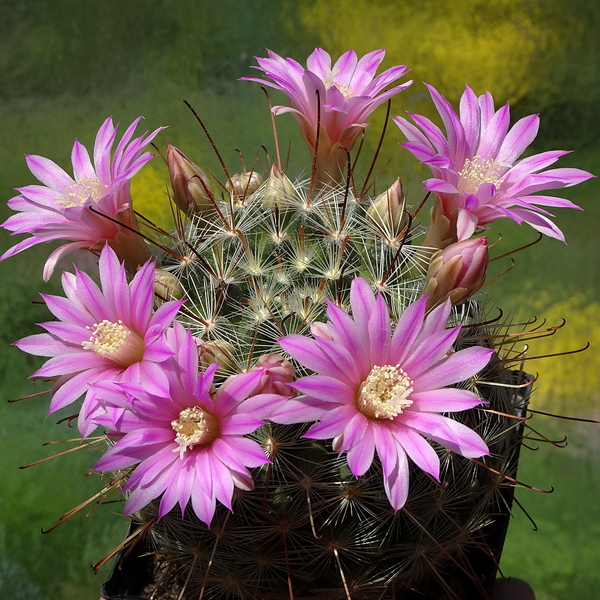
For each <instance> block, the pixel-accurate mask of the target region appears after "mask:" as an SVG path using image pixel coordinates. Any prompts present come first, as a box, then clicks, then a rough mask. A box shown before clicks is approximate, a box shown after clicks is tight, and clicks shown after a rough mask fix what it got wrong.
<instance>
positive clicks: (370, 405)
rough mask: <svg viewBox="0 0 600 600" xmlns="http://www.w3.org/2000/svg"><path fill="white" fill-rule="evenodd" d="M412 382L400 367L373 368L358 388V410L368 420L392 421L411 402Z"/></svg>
mask: <svg viewBox="0 0 600 600" xmlns="http://www.w3.org/2000/svg"><path fill="white" fill-rule="evenodd" d="M412 391H413V385H412V380H411V379H410V377H409V376H408V375H407V374H406V373H405V372H404V371H403V370H402V369H401V368H400V365H396V366H392V365H384V366H383V367H373V368H372V369H371V372H370V373H369V375H368V376H367V378H366V379H365V381H364V383H363V384H362V386H361V388H360V393H359V398H358V410H360V412H362V413H363V415H365V417H368V418H370V419H393V418H394V417H397V416H398V415H400V414H402V411H403V410H404V409H405V408H407V407H409V406H410V405H411V404H412V403H413V401H412V400H409V399H408V396H409V395H410V394H411V393H412Z"/></svg>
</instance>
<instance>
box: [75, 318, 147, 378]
mask: <svg viewBox="0 0 600 600" xmlns="http://www.w3.org/2000/svg"><path fill="white" fill-rule="evenodd" d="M86 329H89V330H91V331H92V335H91V336H90V339H89V340H88V341H86V342H81V345H82V346H83V348H84V349H85V350H91V351H92V352H94V353H95V354H99V355H100V356H104V357H106V358H110V359H111V360H113V361H114V362H116V363H117V364H118V365H119V366H120V367H124V368H125V367H128V366H129V365H132V364H133V363H136V362H139V361H140V360H142V358H143V357H144V340H142V338H141V337H140V336H139V335H137V334H136V333H134V332H133V331H131V329H129V328H128V327H126V326H125V325H123V321H121V319H119V320H118V321H117V322H116V323H113V322H112V321H108V320H107V319H104V321H100V323H94V325H92V326H91V327H90V326H89V325H88V326H87V327H86Z"/></svg>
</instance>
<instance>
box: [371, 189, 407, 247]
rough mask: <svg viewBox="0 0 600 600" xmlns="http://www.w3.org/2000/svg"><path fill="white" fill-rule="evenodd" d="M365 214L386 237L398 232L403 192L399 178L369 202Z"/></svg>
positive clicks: (402, 210) (400, 224) (400, 225)
mask: <svg viewBox="0 0 600 600" xmlns="http://www.w3.org/2000/svg"><path fill="white" fill-rule="evenodd" d="M367 214H368V215H369V216H370V217H371V219H372V220H373V221H374V222H375V224H376V225H378V226H379V227H381V228H382V230H383V232H384V233H385V234H386V235H390V234H391V235H392V236H395V235H397V234H398V233H399V232H400V230H401V229H402V220H403V217H404V192H403V191H402V181H401V179H400V178H398V179H396V181H395V182H394V184H393V185H392V186H391V187H390V188H388V189H387V190H386V191H385V192H383V194H380V195H379V196H377V198H375V199H374V200H373V201H372V202H371V205H370V206H369V208H367Z"/></svg>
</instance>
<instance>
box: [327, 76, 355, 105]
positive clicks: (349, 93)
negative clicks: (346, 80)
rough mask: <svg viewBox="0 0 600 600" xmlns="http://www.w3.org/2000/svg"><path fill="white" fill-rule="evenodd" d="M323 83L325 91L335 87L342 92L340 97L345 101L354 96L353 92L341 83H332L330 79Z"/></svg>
mask: <svg viewBox="0 0 600 600" xmlns="http://www.w3.org/2000/svg"><path fill="white" fill-rule="evenodd" d="M323 83H324V84H325V89H327V90H328V89H329V88H330V87H331V86H335V87H336V88H337V89H338V90H339V91H340V92H342V95H343V96H344V98H345V99H346V100H348V99H349V98H352V97H353V96H354V95H355V92H354V90H352V89H350V88H349V87H348V86H347V85H344V84H343V83H338V82H337V81H333V80H332V79H327V80H326V81H324V82H323Z"/></svg>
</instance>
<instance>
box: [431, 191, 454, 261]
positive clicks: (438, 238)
mask: <svg viewBox="0 0 600 600" xmlns="http://www.w3.org/2000/svg"><path fill="white" fill-rule="evenodd" d="M455 229H456V228H455ZM456 241H457V238H456V231H454V233H453V232H452V227H451V223H450V219H449V218H448V217H447V216H446V215H445V214H444V206H443V204H442V201H441V200H440V198H439V197H437V196H436V198H435V201H434V205H433V208H432V209H431V223H430V225H429V227H428V229H427V231H426V232H425V237H424V238H423V246H427V247H429V248H437V249H438V250H443V249H444V248H446V246H448V245H450V244H452V243H453V242H456Z"/></svg>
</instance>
